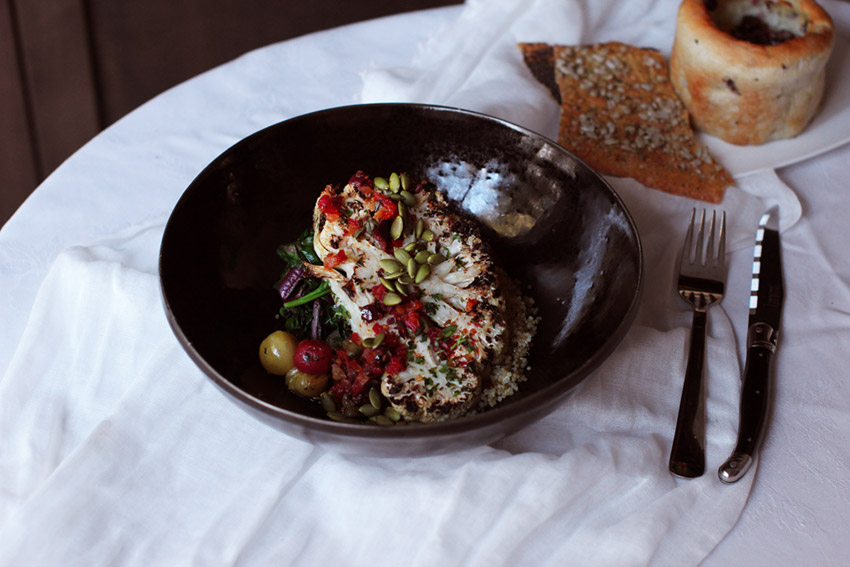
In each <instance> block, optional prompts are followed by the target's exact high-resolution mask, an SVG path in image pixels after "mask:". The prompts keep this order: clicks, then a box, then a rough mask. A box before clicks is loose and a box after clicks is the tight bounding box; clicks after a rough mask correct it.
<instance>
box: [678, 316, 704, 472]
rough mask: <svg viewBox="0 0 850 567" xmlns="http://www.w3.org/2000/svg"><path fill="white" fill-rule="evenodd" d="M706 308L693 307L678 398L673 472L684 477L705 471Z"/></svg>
mask: <svg viewBox="0 0 850 567" xmlns="http://www.w3.org/2000/svg"><path fill="white" fill-rule="evenodd" d="M706 322H707V314H706V312H705V310H703V309H698V310H694V320H693V323H692V324H691V340H690V349H689V352H688V365H687V367H686V368H685V383H684V385H683V386H682V399H681V401H680V402H679V417H678V418H677V420H676V433H675V435H674V436H673V447H672V449H671V450H670V464H669V468H670V472H671V473H673V474H674V475H676V476H679V477H683V478H696V477H698V476H702V474H703V473H704V472H705V396H704V389H705V388H704V386H703V369H704V366H705V365H704V363H705V332H706Z"/></svg>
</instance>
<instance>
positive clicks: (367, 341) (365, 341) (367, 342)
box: [363, 337, 375, 348]
mask: <svg viewBox="0 0 850 567" xmlns="http://www.w3.org/2000/svg"><path fill="white" fill-rule="evenodd" d="M363 346H364V347H366V348H372V347H373V346H375V339H373V338H372V337H366V338H365V339H363Z"/></svg>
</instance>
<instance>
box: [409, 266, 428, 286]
mask: <svg viewBox="0 0 850 567" xmlns="http://www.w3.org/2000/svg"><path fill="white" fill-rule="evenodd" d="M430 273H431V268H429V267H428V264H422V265H421V266H419V269H418V270H416V276H415V277H414V278H413V282H414V283H422V280H424V279H425V278H427V277H428V275H429V274H430Z"/></svg>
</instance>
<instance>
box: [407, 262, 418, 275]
mask: <svg viewBox="0 0 850 567" xmlns="http://www.w3.org/2000/svg"><path fill="white" fill-rule="evenodd" d="M418 269H419V264H417V263H416V260H414V259H413V258H411V259H410V260H408V261H407V275H408V276H410V277H411V278H415V277H416V270H418Z"/></svg>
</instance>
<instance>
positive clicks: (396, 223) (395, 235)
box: [390, 215, 404, 240]
mask: <svg viewBox="0 0 850 567" xmlns="http://www.w3.org/2000/svg"><path fill="white" fill-rule="evenodd" d="M402 232H404V219H403V218H401V215H399V216H397V217H396V218H395V219H393V224H392V226H390V236H391V237H392V239H393V240H398V239H399V238H401V233H402Z"/></svg>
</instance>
